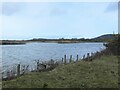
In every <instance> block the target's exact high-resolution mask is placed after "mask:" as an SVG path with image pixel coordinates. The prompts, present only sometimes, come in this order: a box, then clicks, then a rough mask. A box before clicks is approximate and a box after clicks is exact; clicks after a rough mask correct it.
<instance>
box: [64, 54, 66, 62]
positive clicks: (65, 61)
mask: <svg viewBox="0 0 120 90" xmlns="http://www.w3.org/2000/svg"><path fill="white" fill-rule="evenodd" d="M64 63H65V64H66V55H64Z"/></svg>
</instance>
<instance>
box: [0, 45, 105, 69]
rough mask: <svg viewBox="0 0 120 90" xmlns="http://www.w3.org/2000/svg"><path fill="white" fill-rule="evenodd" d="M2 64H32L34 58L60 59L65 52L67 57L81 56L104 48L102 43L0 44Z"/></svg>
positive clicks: (43, 59)
mask: <svg viewBox="0 0 120 90" xmlns="http://www.w3.org/2000/svg"><path fill="white" fill-rule="evenodd" d="M0 48H2V66H3V68H4V67H8V66H12V65H15V64H18V63H20V64H26V65H27V64H29V65H31V64H34V63H36V62H35V60H40V61H48V60H50V59H53V60H61V58H62V57H63V56H64V55H65V54H66V55H67V59H69V56H70V55H73V59H76V55H77V54H78V55H79V58H82V56H83V55H85V54H87V53H91V52H96V51H100V50H102V49H105V47H104V46H103V43H71V44H67V43H66V44H58V43H27V44H25V45H2V46H0Z"/></svg>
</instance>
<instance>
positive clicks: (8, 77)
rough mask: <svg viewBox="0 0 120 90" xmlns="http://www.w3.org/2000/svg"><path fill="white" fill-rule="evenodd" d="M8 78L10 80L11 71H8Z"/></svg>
mask: <svg viewBox="0 0 120 90" xmlns="http://www.w3.org/2000/svg"><path fill="white" fill-rule="evenodd" d="M7 78H8V79H10V71H9V70H8V71H7Z"/></svg>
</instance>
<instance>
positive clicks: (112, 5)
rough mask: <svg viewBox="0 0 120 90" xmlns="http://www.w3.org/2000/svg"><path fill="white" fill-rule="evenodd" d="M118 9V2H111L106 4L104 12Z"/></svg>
mask: <svg viewBox="0 0 120 90" xmlns="http://www.w3.org/2000/svg"><path fill="white" fill-rule="evenodd" d="M117 10H118V3H117V2H111V3H109V5H108V6H107V8H106V10H105V12H113V11H117Z"/></svg>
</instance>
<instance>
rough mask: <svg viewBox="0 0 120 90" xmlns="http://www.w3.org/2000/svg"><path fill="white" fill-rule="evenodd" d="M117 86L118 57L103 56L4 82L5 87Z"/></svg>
mask: <svg viewBox="0 0 120 90" xmlns="http://www.w3.org/2000/svg"><path fill="white" fill-rule="evenodd" d="M43 87H44V88H63V87H64V88H97V87H100V88H117V87H118V59H117V57H116V56H102V57H101V58H100V59H96V60H93V61H92V62H89V61H88V62H85V61H79V62H76V63H70V64H67V65H60V66H58V67H57V68H55V69H54V70H52V71H49V72H34V73H29V74H26V75H24V76H21V77H19V78H16V79H14V80H10V81H4V82H3V88H43Z"/></svg>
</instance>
